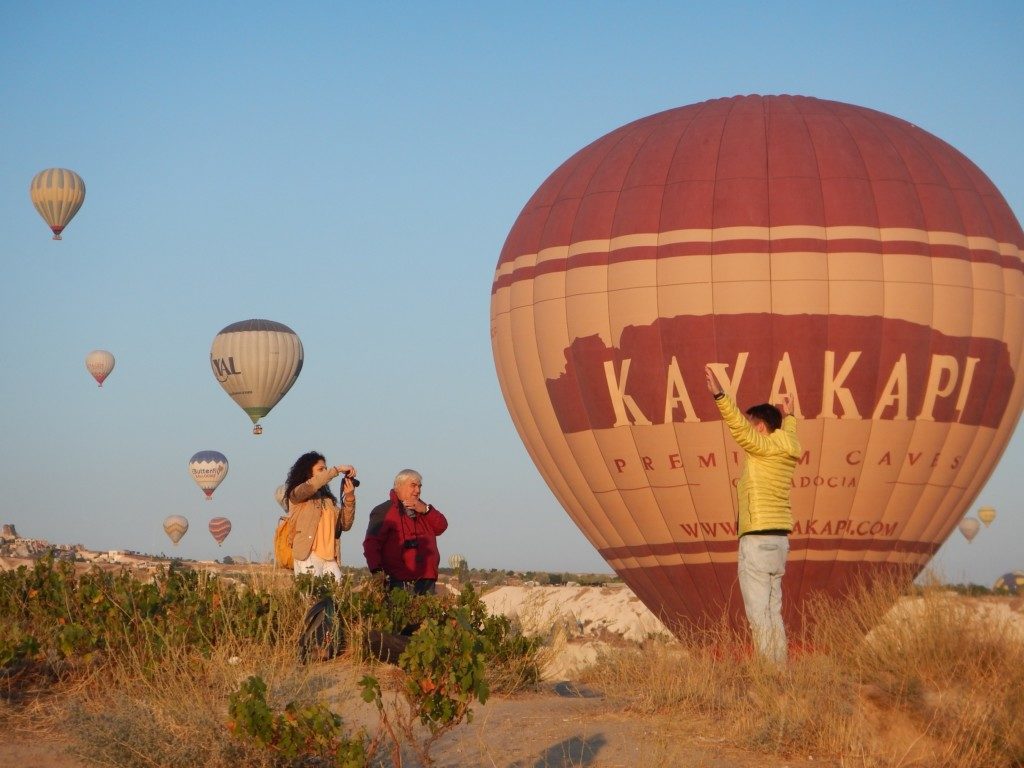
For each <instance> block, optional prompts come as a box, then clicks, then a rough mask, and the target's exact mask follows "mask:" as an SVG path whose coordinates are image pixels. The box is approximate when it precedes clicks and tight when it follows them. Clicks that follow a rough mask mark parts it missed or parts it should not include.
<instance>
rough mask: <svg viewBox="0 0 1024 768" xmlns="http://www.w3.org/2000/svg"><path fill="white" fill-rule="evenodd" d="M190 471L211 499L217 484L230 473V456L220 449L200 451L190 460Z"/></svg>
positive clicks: (207, 497)
mask: <svg viewBox="0 0 1024 768" xmlns="http://www.w3.org/2000/svg"><path fill="white" fill-rule="evenodd" d="M188 471H189V472H190V473H191V475H192V479H193V480H195V481H196V485H198V486H199V487H200V488H202V489H203V493H205V494H206V499H207V501H209V500H210V499H212V498H213V492H214V491H215V490H216V489H217V486H218V485H220V483H221V481H222V480H223V479H224V478H225V477H227V475H228V457H227V456H225V455H224V454H223V453H221V452H220V451H199V452H198V453H196V454H194V455H193V456H192V458H191V459H189V460H188Z"/></svg>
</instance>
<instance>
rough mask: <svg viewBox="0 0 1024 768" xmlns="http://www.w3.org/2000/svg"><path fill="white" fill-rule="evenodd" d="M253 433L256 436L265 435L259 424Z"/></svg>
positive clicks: (253, 429)
mask: <svg viewBox="0 0 1024 768" xmlns="http://www.w3.org/2000/svg"><path fill="white" fill-rule="evenodd" d="M252 433H253V434H254V435H262V434H263V427H261V426H260V425H259V424H257V425H256V426H255V427H253V428H252Z"/></svg>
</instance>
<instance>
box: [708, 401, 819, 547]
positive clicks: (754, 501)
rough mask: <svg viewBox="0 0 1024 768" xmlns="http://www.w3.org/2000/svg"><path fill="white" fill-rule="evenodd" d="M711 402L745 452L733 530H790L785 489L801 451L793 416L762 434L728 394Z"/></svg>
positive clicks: (789, 486)
mask: <svg viewBox="0 0 1024 768" xmlns="http://www.w3.org/2000/svg"><path fill="white" fill-rule="evenodd" d="M715 403H716V404H717V405H718V410H719V411H720V412H721V414H722V419H723V421H725V425H726V427H728V428H729V432H731V433H732V436H733V439H734V440H735V441H736V442H737V443H738V444H739V446H740V448H742V449H743V450H744V452H745V453H746V454H747V457H746V461H744V462H743V474H742V475H741V476H740V482H739V487H738V489H737V496H738V497H739V520H738V521H737V529H738V531H737V532H738V533H739V535H740V536H742V535H743V534H745V533H752V532H755V531H769V530H775V531H792V530H793V513H792V511H791V509H790V503H789V491H790V488H791V487H792V484H793V473H794V472H795V471H796V464H797V462H798V461H799V460H800V454H801V448H800V441H799V440H798V439H797V436H796V417H795V416H793V415H792V414H790V415H789V416H786V417H784V418H783V419H782V428H781V429H777V430H775V431H774V432H772V433H771V434H767V435H763V434H761V433H760V432H758V431H757V430H756V429H754V427H753V425H751V424H750V422H748V421H747V419H746V417H745V416H744V415H743V413H742V412H741V411H740V409H739V408H737V407H736V403H734V402H733V400H732V398H731V397H729V395H728V394H726V395H725V396H724V397H720V398H718V399H717V400H715Z"/></svg>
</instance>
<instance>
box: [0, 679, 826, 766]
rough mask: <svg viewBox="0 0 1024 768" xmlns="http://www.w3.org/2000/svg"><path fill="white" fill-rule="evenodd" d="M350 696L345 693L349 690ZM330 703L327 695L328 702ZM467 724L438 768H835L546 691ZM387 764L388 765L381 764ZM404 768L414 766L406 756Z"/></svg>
mask: <svg viewBox="0 0 1024 768" xmlns="http://www.w3.org/2000/svg"><path fill="white" fill-rule="evenodd" d="M349 690H351V689H349ZM331 698H332V697H331V696H330V695H328V700H330V699H331ZM343 699H344V700H336V701H332V702H331V704H332V709H334V710H335V711H337V712H338V713H339V714H341V715H342V716H343V717H344V718H345V719H346V723H348V724H350V725H352V726H358V725H360V724H363V725H366V726H367V727H368V728H375V727H376V714H375V712H374V711H373V710H372V708H371V707H368V706H367V705H365V704H362V703H361V702H358V701H357V700H356V699H355V698H351V697H348V696H345V697H343ZM474 714H475V716H474V718H473V722H472V723H469V724H463V725H462V726H460V727H459V728H457V729H455V730H454V731H453V732H451V733H449V734H447V735H446V736H445V737H444V738H442V739H441V740H440V741H439V742H438V744H437V745H436V746H435V747H434V749H433V750H432V755H433V757H434V759H435V760H436V765H437V768H465V767H472V768H478V767H480V768H570V767H571V768H583V767H587V768H634V767H636V766H649V767H651V768H658V767H659V766H664V767H666V768H669V767H671V768H783V767H786V768H797V767H800V768H806V767H807V766H819V768H820V767H821V766H829V765H833V763H830V762H829V761H826V760H821V759H819V760H814V759H811V758H812V757H813V756H807V757H801V758H799V759H789V760H779V759H774V758H771V757H766V756H764V755H761V754H758V753H755V752H747V751H743V750H740V749H736V748H734V747H729V746H727V745H725V744H724V743H723V742H722V741H721V740H720V739H718V738H717V737H716V736H715V727H714V724H713V723H710V722H707V721H692V720H688V721H680V720H679V719H678V718H675V717H671V716H654V717H640V716H636V715H630V714H624V713H622V712H618V711H615V709H614V708H613V707H612V706H610V705H609V703H608V702H607V701H606V700H605V699H604V698H603V697H602V696H600V694H598V693H596V692H594V691H589V690H587V689H579V688H577V687H576V686H575V685H573V684H571V683H556V684H552V683H548V684H545V685H544V686H542V687H541V688H540V689H539V690H537V691H535V692H531V693H526V694H519V695H516V696H514V697H497V696H493V697H491V698H490V699H489V700H488V702H487V704H486V705H484V706H477V707H476V708H475V709H474ZM67 749H68V745H67V744H66V743H62V742H61V741H59V740H49V739H46V738H42V737H40V736H38V735H33V734H28V733H17V732H15V733H7V734H4V738H3V740H2V743H0V766H5V767H6V766H11V767H12V768H14V767H15V766H17V767H18V768H87V767H88V766H91V765H93V764H91V763H87V762H84V761H82V760H77V759H76V758H75V757H73V756H72V755H70V754H68V752H67ZM385 764H387V763H385ZM403 765H404V766H405V768H413V767H414V766H417V765H418V762H417V761H416V759H415V757H414V756H413V755H412V753H411V752H408V751H407V752H406V753H405V754H404V756H403Z"/></svg>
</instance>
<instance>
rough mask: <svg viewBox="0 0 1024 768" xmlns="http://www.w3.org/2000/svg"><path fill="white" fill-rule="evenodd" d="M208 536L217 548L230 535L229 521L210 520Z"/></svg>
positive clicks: (216, 518)
mask: <svg viewBox="0 0 1024 768" xmlns="http://www.w3.org/2000/svg"><path fill="white" fill-rule="evenodd" d="M209 528H210V535H211V536H213V538H214V540H215V541H216V542H217V544H218V546H219V545H221V544H223V543H224V539H226V538H227V537H228V534H229V533H231V521H230V520H228V519H227V518H226V517H215V518H213V519H212V520H210V526H209Z"/></svg>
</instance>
